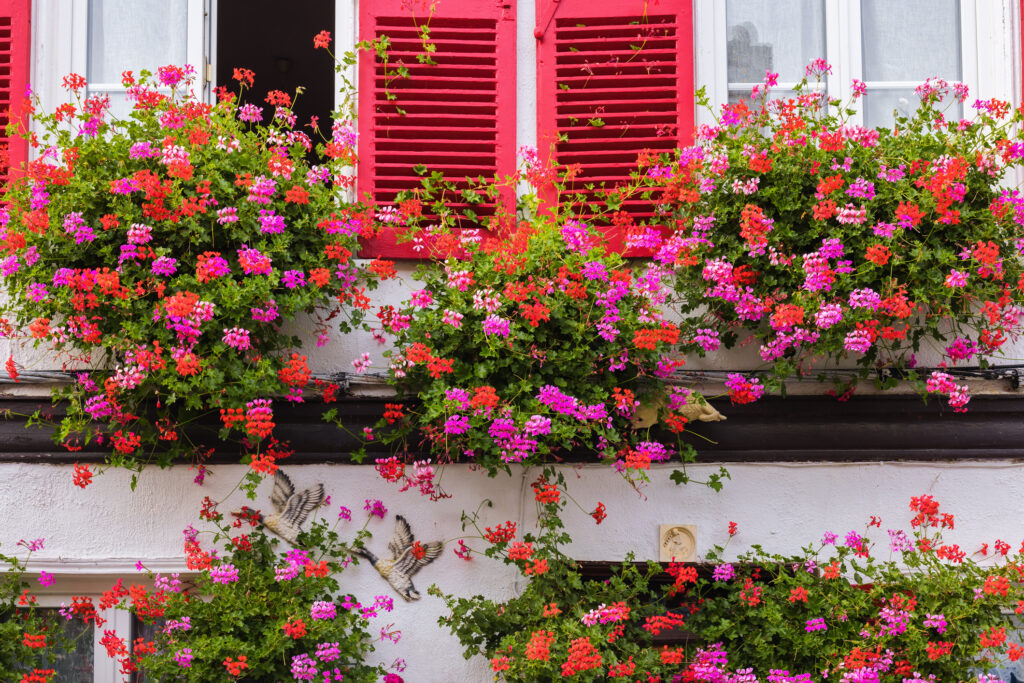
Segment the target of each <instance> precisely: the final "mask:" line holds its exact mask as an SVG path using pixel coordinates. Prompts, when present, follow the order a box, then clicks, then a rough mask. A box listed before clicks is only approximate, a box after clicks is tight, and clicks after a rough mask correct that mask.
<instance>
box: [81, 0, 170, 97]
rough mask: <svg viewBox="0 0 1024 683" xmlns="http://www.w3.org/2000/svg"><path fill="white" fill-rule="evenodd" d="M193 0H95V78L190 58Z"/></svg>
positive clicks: (116, 77)
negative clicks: (187, 53)
mask: <svg viewBox="0 0 1024 683" xmlns="http://www.w3.org/2000/svg"><path fill="white" fill-rule="evenodd" d="M187 27H188V0H89V58H88V59H89V61H88V73H87V74H86V78H87V79H88V81H89V82H90V83H120V82H121V72H122V71H124V70H125V69H131V70H133V71H135V72H136V73H138V72H139V70H141V69H148V70H150V71H154V72H155V71H156V68H157V67H159V66H166V65H167V64H177V65H181V64H184V63H185V59H186V57H185V48H186V39H187Z"/></svg>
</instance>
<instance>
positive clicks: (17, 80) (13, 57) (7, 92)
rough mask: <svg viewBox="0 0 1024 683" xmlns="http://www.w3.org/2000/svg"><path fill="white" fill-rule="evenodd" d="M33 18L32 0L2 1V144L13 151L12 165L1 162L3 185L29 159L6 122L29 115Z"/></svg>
mask: <svg viewBox="0 0 1024 683" xmlns="http://www.w3.org/2000/svg"><path fill="white" fill-rule="evenodd" d="M31 19H32V0H3V1H2V2H0V145H6V146H7V147H8V150H9V154H10V168H8V167H6V166H3V165H0V186H3V185H6V184H7V180H8V179H9V178H10V176H11V174H12V173H17V170H16V169H18V168H19V167H20V165H21V164H23V163H25V162H26V161H28V143H27V141H26V140H25V139H24V138H21V137H18V136H14V135H10V136H9V135H7V124H8V122H9V121H11V120H17V119H18V118H21V119H24V118H25V116H26V112H25V109H24V107H23V104H22V103H23V101H24V99H25V89H26V87H27V86H28V82H29V73H30V69H31V64H32V62H31V47H32V24H31Z"/></svg>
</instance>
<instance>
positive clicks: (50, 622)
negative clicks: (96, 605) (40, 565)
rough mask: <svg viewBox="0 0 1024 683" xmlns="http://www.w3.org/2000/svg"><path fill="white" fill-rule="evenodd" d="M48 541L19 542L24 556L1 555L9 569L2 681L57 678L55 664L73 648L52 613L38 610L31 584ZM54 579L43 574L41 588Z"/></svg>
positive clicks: (4, 589) (1, 589) (1, 583)
mask: <svg viewBox="0 0 1024 683" xmlns="http://www.w3.org/2000/svg"><path fill="white" fill-rule="evenodd" d="M44 543H45V540H44V539H42V538H37V539H34V540H29V541H25V540H21V541H18V546H20V547H22V548H24V549H25V555H24V556H23V557H19V556H18V555H6V554H3V553H0V562H3V563H4V564H5V565H6V568H5V569H4V571H3V573H2V574H0V680H3V681H42V682H44V683H45V681H47V680H49V679H50V677H51V676H53V675H54V671H55V670H54V668H53V666H54V662H55V659H56V658H57V657H59V656H60V655H61V654H62V653H64V652H67V651H68V650H69V649H71V648H72V647H73V646H74V642H73V641H72V640H70V639H69V638H68V637H67V635H66V634H65V633H64V631H63V630H62V629H61V625H60V623H59V621H60V619H59V618H58V616H57V615H56V614H53V613H52V612H51V611H49V610H45V611H44V610H41V609H40V608H39V605H38V602H39V599H38V597H37V596H36V595H35V592H34V591H35V590H37V589H35V587H34V586H33V585H32V583H30V582H29V581H28V579H27V578H26V576H25V574H26V573H27V572H28V563H29V560H30V559H31V557H32V553H33V552H36V551H38V550H42V549H43V546H44ZM53 582H54V577H53V575H52V574H49V573H47V572H45V571H43V572H40V574H39V577H38V584H39V585H40V586H41V587H46V586H51V585H53Z"/></svg>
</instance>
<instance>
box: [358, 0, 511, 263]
mask: <svg viewBox="0 0 1024 683" xmlns="http://www.w3.org/2000/svg"><path fill="white" fill-rule="evenodd" d="M410 4H412V5H413V6H415V7H417V9H418V8H419V5H420V4H421V3H418V2H413V3H410V2H408V0H367V1H366V2H361V3H360V6H361V8H360V13H359V27H360V29H359V32H360V38H361V39H362V40H373V39H374V38H376V37H378V36H382V35H386V36H388V37H389V38H390V40H391V49H390V52H389V62H390V63H389V66H388V68H390V69H391V70H393V69H394V68H395V66H397V65H398V64H399V63H401V64H402V65H403V66H404V67H405V68H407V69H408V71H409V75H408V77H407V78H400V77H399V78H393V79H391V80H390V81H389V82H386V78H387V74H386V73H385V71H386V67H385V65H384V63H383V62H382V61H381V60H380V59H379V58H377V59H376V60H375V59H374V58H373V55H372V54H369V53H363V58H362V61H361V63H360V65H359V129H360V140H359V169H358V172H359V180H358V189H359V196H360V198H363V197H365V196H366V195H367V194H369V195H370V196H371V197H372V198H373V202H374V203H375V204H376V205H377V206H379V207H380V206H389V205H393V204H394V200H395V196H396V195H397V194H398V193H399V192H400V191H402V190H412V189H415V188H418V187H420V181H421V180H422V176H420V175H418V174H417V173H416V172H415V171H414V170H413V169H414V167H415V166H416V165H418V164H422V165H424V166H426V167H427V169H429V171H441V172H443V173H444V176H445V178H446V179H449V180H453V181H464V180H465V178H467V177H470V178H476V177H478V176H483V177H484V178H485V179H487V178H491V177H493V176H495V175H499V176H504V175H509V174H511V173H513V172H514V171H515V154H516V149H515V135H516V100H515V95H516V50H515V41H516V30H515V11H516V7H515V0H472V1H469V0H464V1H463V2H456V1H454V0H450V1H447V2H440V3H437V5H436V9H435V11H434V13H433V15H432V16H428V15H427V14H425V13H420V12H417V14H416V17H415V19H414V18H413V15H412V13H411V12H410V10H409V9H407V8H406V7H407V6H408V5H410ZM428 20H429V26H430V37H429V42H430V43H432V44H433V45H434V46H435V48H436V51H435V52H433V53H432V54H431V55H430V56H431V58H432V59H433V61H434V62H436V64H422V63H420V62H419V61H418V60H417V55H420V54H423V52H424V48H423V45H422V42H421V38H420V34H419V29H418V28H417V26H418V24H422V23H424V22H426V21H428ZM385 88H387V90H389V91H390V92H391V93H392V94H393V95H395V96H396V98H395V99H393V100H388V99H387V97H386V91H385ZM403 112H404V113H403ZM500 201H502V202H505V203H506V205H507V206H508V207H509V208H513V206H514V205H513V204H512V203H511V202H513V201H514V197H512V196H508V197H504V198H502V199H501V200H500ZM455 206H456V207H457V208H469V209H472V210H473V211H475V212H476V213H477V214H478V216H480V221H481V223H483V222H484V221H485V220H486V217H487V216H489V215H492V214H493V213H494V210H495V207H494V204H493V203H491V204H475V205H470V204H465V205H464V207H462V206H461V205H458V204H456V205H455ZM467 227H468V221H467ZM364 255H367V256H387V257H392V258H394V257H397V258H421V257H422V256H423V255H421V254H418V253H416V252H415V251H413V249H412V247H411V245H410V244H408V243H406V244H397V243H396V242H395V239H394V236H393V235H382V236H380V237H378V238H376V239H373V240H369V241H368V243H367V244H366V248H365V250H364Z"/></svg>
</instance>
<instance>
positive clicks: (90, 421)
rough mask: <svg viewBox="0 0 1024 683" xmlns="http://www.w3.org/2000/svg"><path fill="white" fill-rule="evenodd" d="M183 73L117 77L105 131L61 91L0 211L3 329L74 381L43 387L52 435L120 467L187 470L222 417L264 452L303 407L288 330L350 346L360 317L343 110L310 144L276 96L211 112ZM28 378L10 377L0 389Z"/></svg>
mask: <svg viewBox="0 0 1024 683" xmlns="http://www.w3.org/2000/svg"><path fill="white" fill-rule="evenodd" d="M318 38H320V37H318ZM321 42H322V41H321ZM194 77H195V74H194V72H193V70H192V68H191V67H188V66H186V67H176V66H166V67H161V68H160V69H158V70H157V73H156V74H155V75H151V74H149V73H148V72H142V74H141V76H139V77H138V78H136V77H135V76H134V75H133V74H132V73H131V72H125V74H124V75H123V84H124V86H125V87H126V88H127V93H128V95H127V98H128V103H129V104H130V105H131V107H132V108H131V111H130V113H129V114H128V115H126V116H124V117H123V118H118V117H117V116H116V115H115V114H114V113H113V111H112V110H111V103H110V100H109V98H108V97H107V96H105V95H90V96H86V95H85V93H86V87H87V84H86V82H85V79H83V78H82V77H81V76H77V75H75V74H71V75H69V76H67V77H66V78H65V79H64V86H65V88H66V89H67V91H68V94H69V100H70V101H69V102H68V103H66V104H63V105H61V106H60V107H58V108H57V109H56V111H54V112H52V113H37V114H35V116H34V120H35V122H36V124H37V126H38V127H39V129H40V134H39V136H38V137H37V136H36V135H35V134H33V135H32V136H31V141H32V146H33V148H34V149H36V150H37V157H36V159H35V160H33V161H31V162H30V163H29V164H28V165H27V167H26V168H24V169H22V170H21V171H20V172H19V173H17V174H15V175H16V176H17V177H16V179H15V180H14V181H13V182H12V183H11V184H10V186H9V188H8V191H7V194H6V197H5V201H6V202H7V206H6V208H5V209H4V210H3V211H0V225H2V229H3V232H2V234H0V236H2V247H3V250H4V252H5V256H4V257H3V260H2V263H0V272H2V275H3V284H4V287H5V290H6V292H7V295H8V297H9V300H8V302H7V303H6V304H5V306H4V310H3V313H4V315H5V317H4V318H3V332H4V334H5V335H6V336H8V337H16V338H19V339H27V340H30V341H31V342H32V344H34V345H35V346H37V347H42V348H45V349H46V350H47V351H48V352H50V353H51V354H52V353H55V354H56V356H57V358H58V359H60V361H61V362H62V363H63V368H64V369H66V370H68V371H71V372H75V373H76V374H75V377H76V379H75V381H74V382H73V383H72V384H71V385H69V386H64V387H59V388H57V389H55V390H54V394H53V398H54V401H66V413H65V414H64V415H62V417H61V418H60V426H59V429H58V430H57V433H56V437H55V438H56V439H57V440H58V441H59V442H60V443H62V444H64V445H65V446H66V447H68V448H69V449H71V450H77V449H79V448H81V447H82V446H83V445H84V444H88V443H90V442H93V441H95V442H97V443H99V444H102V445H103V446H104V447H105V448H107V449H109V450H110V462H111V463H112V464H114V465H119V466H126V467H133V468H137V467H141V466H142V465H143V464H144V463H147V462H155V463H158V464H160V465H161V466H166V465H168V464H170V463H171V462H173V461H175V460H176V459H178V458H179V457H182V456H187V457H191V458H196V457H200V456H202V455H203V454H204V453H206V452H207V450H206V449H208V448H209V447H210V446H212V445H213V444H214V443H217V441H216V439H215V438H213V437H216V436H217V434H216V432H217V426H216V425H217V423H218V422H219V426H220V430H219V438H220V439H221V440H234V441H237V442H239V443H240V444H241V448H242V450H243V452H245V453H246V454H247V455H249V456H251V457H252V458H256V457H257V456H260V457H272V449H268V448H267V446H266V444H268V443H273V442H272V435H273V429H274V409H273V402H274V401H276V400H282V399H283V400H288V401H296V402H300V401H302V400H303V389H304V387H306V386H307V385H308V384H309V382H310V371H309V368H308V366H307V364H306V356H304V355H301V353H300V347H301V345H302V341H301V338H300V335H299V332H300V331H302V332H305V333H307V334H309V335H311V336H312V337H315V338H316V339H317V343H318V344H322V343H325V342H326V341H327V339H328V337H329V327H328V323H329V322H330V324H332V325H333V324H337V325H338V326H339V327H340V328H341V330H342V331H348V330H350V329H351V325H352V324H354V323H356V322H358V321H359V319H360V317H361V314H362V309H365V308H367V307H368V299H367V298H366V296H365V295H364V289H363V287H361V286H360V285H359V281H360V279H361V275H360V273H359V271H358V270H357V268H356V266H355V265H354V264H353V261H352V256H353V253H354V252H355V251H356V250H357V248H358V246H357V238H358V237H359V235H360V234H369V232H368V231H369V230H370V229H371V228H370V221H369V219H368V218H367V216H366V215H365V213H364V210H363V209H362V207H361V206H360V205H356V204H347V203H344V202H339V201H338V194H339V192H338V190H339V188H344V187H347V186H348V185H350V184H351V181H352V177H351V176H347V175H344V173H343V171H344V169H345V168H346V167H347V166H350V165H351V164H352V163H353V162H354V159H355V157H354V148H355V132H354V130H353V128H352V126H351V124H350V123H348V122H347V121H346V120H344V118H343V112H339V113H338V117H339V118H338V119H337V120H335V122H334V123H333V126H332V128H331V130H330V131H328V132H327V135H328V137H327V138H326V139H322V138H321V140H320V141H319V142H318V141H317V140H314V139H313V138H311V137H310V135H308V134H307V133H306V132H303V130H302V128H301V127H300V126H299V125H298V122H297V121H296V120H295V115H294V114H293V113H292V111H291V109H290V107H291V104H292V97H291V96H290V95H288V94H286V93H283V92H280V91H272V92H270V93H268V94H267V97H266V102H267V103H268V104H269V107H261V106H257V105H255V104H245V105H242V106H239V105H238V97H237V96H236V95H235V94H234V93H231V92H228V91H227V89H226V88H223V87H222V88H220V89H219V102H218V103H217V104H216V105H208V104H206V103H204V102H203V101H201V100H200V99H198V98H197V97H196V95H195V94H194V92H193V90H192V87H193V81H194ZM235 78H236V80H237V81H238V84H239V89H240V90H241V89H244V88H247V87H251V86H252V85H253V83H254V74H253V73H252V72H251V71H249V70H247V69H236V70H235ZM26 106H29V107H30V108H31V105H26ZM321 132H322V131H320V130H319V129H317V128H316V123H315V122H314V123H313V129H312V133H313V135H314V136H315V137H319V136H320V134H321ZM314 147H315V149H314ZM312 158H316V159H318V163H316V164H312V165H311V162H310V161H309V160H310V159H312ZM369 284H370V285H371V286H372V284H373V282H372V281H371V282H370V283H369ZM339 315H340V317H339ZM25 367H26V364H25V361H23V362H22V363H21V364H19V363H18V362H17V361H16V360H15V358H14V357H13V356H12V357H11V358H10V359H9V360H8V362H7V369H8V372H9V374H10V375H11V377H12V378H14V379H15V381H17V379H18V373H19V370H24V369H25ZM37 417H39V415H37ZM203 419H206V421H207V422H209V423H210V425H209V429H208V431H209V432H212V433H213V434H212V435H211V434H206V435H198V433H197V431H196V430H195V429H194V427H195V426H196V423H197V421H200V420H203ZM268 454H270V455H268Z"/></svg>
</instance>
